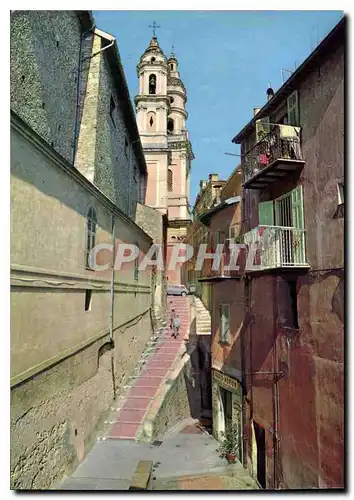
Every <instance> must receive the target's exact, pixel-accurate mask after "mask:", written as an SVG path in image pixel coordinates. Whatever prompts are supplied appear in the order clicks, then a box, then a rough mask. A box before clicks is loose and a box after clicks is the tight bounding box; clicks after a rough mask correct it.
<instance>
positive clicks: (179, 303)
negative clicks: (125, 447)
mask: <svg viewBox="0 0 354 500" xmlns="http://www.w3.org/2000/svg"><path fill="white" fill-rule="evenodd" d="M172 308H174V309H175V310H176V312H177V313H178V314H179V316H180V318H181V329H180V334H179V336H178V337H177V339H173V338H171V330H170V317H171V311H172ZM163 323H165V326H162V327H161V328H160V329H159V330H158V332H156V335H155V336H153V338H152V339H151V341H150V343H149V344H148V346H147V348H146V350H145V352H144V353H143V355H142V359H141V362H140V363H139V365H138V367H137V370H136V373H135V374H134V375H133V376H132V377H131V378H130V381H129V383H128V385H127V386H126V387H125V389H126V391H125V394H122V396H121V397H120V398H119V400H118V401H117V403H116V404H117V406H116V408H112V414H111V416H110V417H109V420H108V421H106V422H105V423H106V424H109V425H110V426H111V425H112V424H113V425H112V426H111V427H110V428H108V429H107V427H106V428H105V429H104V434H105V436H104V437H103V436H102V437H103V439H106V438H109V439H139V437H140V434H141V428H142V427H144V420H146V418H147V417H148V415H149V414H150V413H151V411H149V410H151V407H152V409H153V408H154V407H158V406H159V404H160V398H159V397H158V395H159V392H160V389H161V387H162V386H163V384H164V382H165V381H166V379H168V378H169V376H170V374H171V372H172V370H173V367H174V364H175V362H176V360H177V359H178V358H179V357H180V356H181V353H182V352H181V349H182V350H184V351H185V340H186V339H187V338H188V331H189V307H188V298H187V297H171V298H169V300H168V307H167V317H166V318H164V321H163ZM107 431H108V432H107Z"/></svg>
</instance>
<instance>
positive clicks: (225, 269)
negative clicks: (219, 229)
mask: <svg viewBox="0 0 354 500" xmlns="http://www.w3.org/2000/svg"><path fill="white" fill-rule="evenodd" d="M230 260H231V252H230V250H229V249H228V248H227V244H225V250H224V252H223V253H222V254H221V256H220V264H219V266H217V265H216V264H214V260H213V259H205V261H204V263H203V267H202V269H201V277H202V278H237V277H240V275H241V273H242V272H243V271H244V268H245V263H246V254H245V250H244V249H240V251H239V254H238V258H237V262H236V265H237V266H239V270H236V269H229V267H230ZM215 267H217V268H216V269H215ZM231 267H232V261H231Z"/></svg>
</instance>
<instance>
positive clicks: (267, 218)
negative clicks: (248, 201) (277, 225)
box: [258, 201, 274, 226]
mask: <svg viewBox="0 0 354 500" xmlns="http://www.w3.org/2000/svg"><path fill="white" fill-rule="evenodd" d="M258 225H259V226H274V203H273V201H263V202H262V203H258Z"/></svg>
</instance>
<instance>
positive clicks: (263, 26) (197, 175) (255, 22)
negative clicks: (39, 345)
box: [93, 11, 343, 204]
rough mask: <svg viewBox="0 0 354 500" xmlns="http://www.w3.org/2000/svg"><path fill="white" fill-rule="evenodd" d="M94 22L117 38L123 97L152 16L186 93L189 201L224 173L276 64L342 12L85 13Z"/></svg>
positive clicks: (277, 82) (277, 72)
mask: <svg viewBox="0 0 354 500" xmlns="http://www.w3.org/2000/svg"><path fill="white" fill-rule="evenodd" d="M93 14H94V17H95V20H96V24H97V27H98V28H100V29H102V30H104V31H107V32H109V33H111V34H112V35H114V36H115V37H116V39H117V43H118V48H119V52H120V55H121V58H122V62H123V65H124V69H125V74H126V78H127V80H128V86H129V90H130V96H131V98H133V97H134V95H136V93H137V89H138V79H137V75H136V65H137V63H138V61H139V58H140V56H141V54H142V53H143V51H144V50H145V48H146V47H147V46H148V44H149V42H150V39H151V36H152V30H151V28H149V27H148V26H149V25H150V24H152V22H153V21H154V20H155V21H156V23H157V24H158V25H160V26H161V28H160V29H157V30H156V33H157V36H158V40H159V44H160V47H161V48H162V50H163V51H164V52H165V54H166V55H167V56H168V55H169V53H170V52H171V47H172V44H174V47H175V53H176V56H177V58H178V61H179V69H180V75H181V78H182V80H183V82H184V84H185V86H186V89H187V93H188V101H187V110H188V113H189V118H188V121H187V127H188V129H189V133H190V139H191V141H192V145H193V150H194V154H195V157H196V158H195V160H194V161H193V162H192V173H191V204H193V203H194V200H195V197H196V194H197V192H198V190H199V181H200V179H207V177H208V174H209V173H218V174H219V176H220V178H222V179H227V177H228V176H229V175H230V173H231V172H232V170H233V169H234V167H235V166H236V165H237V164H238V163H239V158H237V157H232V156H226V155H224V153H225V152H230V153H234V154H237V153H239V147H238V146H235V145H234V144H231V140H232V138H233V137H234V136H235V135H236V133H237V132H239V131H240V130H241V129H242V128H243V126H244V125H245V124H246V123H247V122H248V121H249V120H250V119H251V118H252V114H253V108H254V107H261V106H263V105H264V104H265V102H266V89H267V86H268V82H271V84H272V87H273V89H274V91H277V90H278V88H279V87H280V86H281V84H282V79H281V69H289V70H292V69H294V68H295V66H299V65H300V64H301V63H302V62H303V60H304V59H306V57H307V56H308V55H309V54H310V53H311V52H312V50H314V48H315V47H316V46H317V45H318V43H319V42H320V41H321V39H323V38H324V37H325V36H326V35H327V33H329V31H330V30H331V29H332V28H333V27H334V26H335V25H336V24H337V22H338V21H339V20H340V18H341V17H342V15H343V13H342V11H93Z"/></svg>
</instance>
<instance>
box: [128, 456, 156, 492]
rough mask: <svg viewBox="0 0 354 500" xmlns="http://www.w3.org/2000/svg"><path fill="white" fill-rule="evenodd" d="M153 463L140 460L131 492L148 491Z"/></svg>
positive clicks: (131, 485) (131, 484)
mask: <svg viewBox="0 0 354 500" xmlns="http://www.w3.org/2000/svg"><path fill="white" fill-rule="evenodd" d="M152 465H153V463H152V462H151V461H150V460H140V462H139V463H138V466H137V468H136V470H135V472H134V475H133V477H132V480H131V483H130V488H129V490H147V489H148V486H149V481H150V477H151V473H152Z"/></svg>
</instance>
